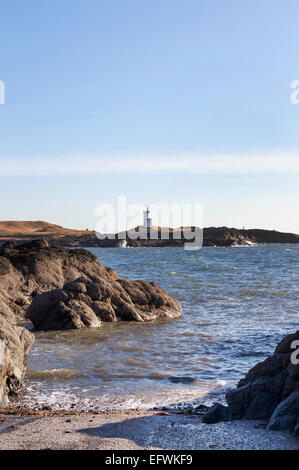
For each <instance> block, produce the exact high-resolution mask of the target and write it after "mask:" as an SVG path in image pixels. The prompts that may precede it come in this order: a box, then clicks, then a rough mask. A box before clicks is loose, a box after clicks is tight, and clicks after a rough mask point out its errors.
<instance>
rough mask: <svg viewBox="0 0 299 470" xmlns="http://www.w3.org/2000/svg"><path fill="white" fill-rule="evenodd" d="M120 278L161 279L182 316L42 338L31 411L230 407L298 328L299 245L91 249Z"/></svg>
mask: <svg viewBox="0 0 299 470" xmlns="http://www.w3.org/2000/svg"><path fill="white" fill-rule="evenodd" d="M90 251H92V252H93V253H94V254H95V255H96V256H97V257H98V259H99V261H100V262H101V263H102V264H104V265H105V266H109V267H112V268H114V269H115V270H116V271H117V272H118V274H119V276H120V277H122V278H125V279H129V280H135V279H145V280H147V281H157V282H158V284H159V286H160V287H162V288H163V289H166V290H167V291H168V292H169V294H171V295H172V296H174V297H175V298H176V299H178V300H179V301H180V302H181V304H182V308H183V314H182V317H181V318H179V319H175V320H159V321H155V322H150V323H136V322H120V323H117V324H112V323H103V324H102V326H101V327H100V328H85V329H81V330H71V331H52V332H37V333H35V343H34V345H33V346H32V348H31V351H30V354H29V358H28V369H27V374H26V385H27V391H26V394H25V396H24V398H23V402H24V404H27V405H29V406H33V407H36V408H41V407H44V406H51V407H53V408H56V409H69V408H73V409H81V410H91V409H95V408H96V409H103V410H107V409H119V408H122V409H124V408H125V409H132V408H152V407H163V406H173V407H180V406H186V404H188V405H192V406H195V405H197V404H201V403H203V404H211V403H213V402H214V401H223V400H224V394H225V391H226V390H227V389H228V388H230V387H233V386H235V385H236V384H237V383H238V381H239V380H240V379H241V378H242V377H243V376H244V374H245V373H246V371H247V370H248V369H249V368H250V367H252V366H253V365H254V364H256V363H257V362H259V361H262V360H263V359H265V358H266V357H267V356H268V355H270V354H271V353H272V352H273V350H274V348H275V346H276V345H277V343H278V341H280V340H281V339H282V338H283V337H284V336H285V335H286V334H288V333H291V332H294V331H296V330H297V329H298V323H299V322H298V315H299V300H298V299H299V285H298V272H299V246H298V245H260V246H251V247H215V248H214V247H204V248H202V249H201V250H198V251H185V250H184V249H183V248H171V247H170V248H111V249H109V248H105V249H103V248H102V249H101V248H90Z"/></svg>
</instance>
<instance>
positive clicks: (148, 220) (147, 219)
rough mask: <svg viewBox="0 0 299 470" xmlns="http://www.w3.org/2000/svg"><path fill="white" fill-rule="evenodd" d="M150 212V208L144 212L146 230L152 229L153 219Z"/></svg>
mask: <svg viewBox="0 0 299 470" xmlns="http://www.w3.org/2000/svg"><path fill="white" fill-rule="evenodd" d="M149 213H150V210H149V208H147V209H146V211H144V212H143V225H144V228H152V219H151V218H150V217H149Z"/></svg>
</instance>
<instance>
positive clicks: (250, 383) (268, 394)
mask: <svg viewBox="0 0 299 470" xmlns="http://www.w3.org/2000/svg"><path fill="white" fill-rule="evenodd" d="M298 341H299V331H297V332H296V333H294V334H291V335H288V336H286V337H285V338H284V339H283V340H282V341H281V342H280V343H279V344H278V346H277V347H276V349H275V352H274V354H273V355H272V356H271V357H268V358H267V359H266V360H264V361H263V362H260V363H258V364H256V365H255V366H254V367H253V368H252V369H250V370H249V372H248V373H247V374H246V376H245V377H244V379H242V380H241V381H240V382H239V384H238V386H237V388H236V389H234V390H231V391H229V392H228V393H227V394H226V400H227V403H228V413H229V416H230V418H231V419H251V420H253V419H262V420H266V421H269V420H270V421H269V424H268V428H269V429H288V430H290V431H294V432H296V433H297V434H298V429H297V427H298V416H299V414H298V410H299V364H296V363H295V362H296V361H295V362H294V361H292V360H291V356H292V355H293V352H294V348H293V344H294V343H293V342H298ZM211 410H212V409H211ZM211 412H213V414H212V419H214V418H215V419H216V418H218V417H220V419H219V420H223V418H222V417H221V408H219V411H218V409H216V410H215V411H214V410H212V411H211ZM223 413H224V418H225V419H226V417H227V416H226V414H225V413H226V412H224V411H223ZM206 422H207V421H206ZM210 422H211V421H210ZM213 422H215V421H213ZM295 429H296V431H295Z"/></svg>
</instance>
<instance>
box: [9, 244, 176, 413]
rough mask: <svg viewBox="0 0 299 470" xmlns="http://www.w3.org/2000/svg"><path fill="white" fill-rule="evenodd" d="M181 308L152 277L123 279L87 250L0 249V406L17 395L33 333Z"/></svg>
mask: <svg viewBox="0 0 299 470" xmlns="http://www.w3.org/2000/svg"><path fill="white" fill-rule="evenodd" d="M181 313H182V309H181V305H180V303H179V302H178V301H176V300H175V299H173V298H172V297H171V296H170V295H168V294H167V292H165V291H164V290H163V289H160V288H159V287H158V285H157V284H156V283H155V282H151V283H149V282H146V281H125V280H122V279H120V278H119V277H118V275H117V273H116V272H115V271H114V270H113V269H110V268H105V267H104V266H102V265H101V264H100V263H99V262H98V260H97V258H96V256H94V255H93V254H92V253H90V252H89V251H86V250H82V249H78V250H72V249H66V248H62V247H57V246H52V245H50V244H49V243H48V242H47V241H46V240H37V241H32V242H29V243H26V244H22V245H17V244H16V243H14V242H9V243H7V244H5V245H3V246H2V247H1V248H0V406H4V405H6V404H7V403H8V400H9V399H10V398H13V397H17V396H18V394H19V392H20V390H21V381H22V378H23V376H24V372H25V364H26V358H27V355H28V351H29V348H30V346H31V344H32V343H33V341H34V336H33V335H32V333H30V332H29V331H28V330H27V329H25V328H23V327H21V326H17V322H18V321H20V320H24V319H30V320H31V321H32V323H33V325H34V327H35V329H39V330H50V329H52V330H53V329H61V330H63V329H73V328H83V327H99V326H101V322H102V321H108V322H117V321H120V320H122V321H138V322H147V321H152V320H155V319H158V318H177V317H179V316H180V315H181Z"/></svg>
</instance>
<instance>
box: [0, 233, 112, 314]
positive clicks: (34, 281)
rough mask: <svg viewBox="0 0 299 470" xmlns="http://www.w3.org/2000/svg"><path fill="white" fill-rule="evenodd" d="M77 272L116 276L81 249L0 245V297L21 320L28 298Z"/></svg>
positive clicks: (36, 242)
mask: <svg viewBox="0 0 299 470" xmlns="http://www.w3.org/2000/svg"><path fill="white" fill-rule="evenodd" d="M81 275H87V276H103V277H105V278H107V279H109V278H112V279H113V278H117V277H118V276H117V274H116V273H115V271H113V269H110V268H105V267H104V266H102V265H101V264H100V263H99V262H98V260H97V258H96V256H94V255H93V254H92V253H90V252H89V251H86V250H83V249H76V250H72V249H66V248H61V247H55V246H51V245H50V244H49V243H48V242H47V241H46V240H34V241H31V242H30V243H25V244H22V245H16V244H14V243H10V244H6V245H5V246H4V247H1V248H0V299H2V300H3V301H4V302H5V303H6V305H7V306H8V307H9V308H10V310H11V311H12V312H13V314H14V316H15V318H16V319H23V318H24V315H25V313H26V310H27V308H28V307H29V305H30V304H31V301H32V298H33V297H34V296H36V295H38V294H41V293H42V292H46V291H49V290H52V289H57V288H62V287H63V286H64V285H65V284H66V283H68V282H71V281H74V280H75V279H78V278H79V277H80V276H81Z"/></svg>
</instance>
